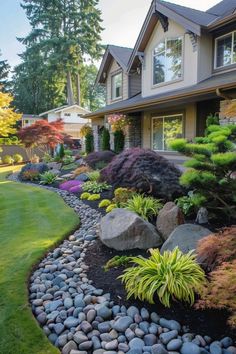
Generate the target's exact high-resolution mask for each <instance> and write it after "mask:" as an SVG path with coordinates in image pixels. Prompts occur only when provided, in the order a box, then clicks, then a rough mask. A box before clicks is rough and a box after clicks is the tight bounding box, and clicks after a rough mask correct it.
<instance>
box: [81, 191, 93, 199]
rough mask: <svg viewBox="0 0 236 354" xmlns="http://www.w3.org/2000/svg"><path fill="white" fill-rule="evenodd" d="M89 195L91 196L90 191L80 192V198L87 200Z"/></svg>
mask: <svg viewBox="0 0 236 354" xmlns="http://www.w3.org/2000/svg"><path fill="white" fill-rule="evenodd" d="M90 196H91V194H90V193H87V192H85V193H82V194H81V196H80V199H82V200H87V199H88V198H89V197H90Z"/></svg>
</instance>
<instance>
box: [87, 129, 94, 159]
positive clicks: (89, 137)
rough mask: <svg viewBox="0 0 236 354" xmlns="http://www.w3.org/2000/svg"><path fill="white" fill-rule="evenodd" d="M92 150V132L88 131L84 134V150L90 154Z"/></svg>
mask: <svg viewBox="0 0 236 354" xmlns="http://www.w3.org/2000/svg"><path fill="white" fill-rule="evenodd" d="M93 150H94V141H93V134H91V133H88V134H87V135H86V136H85V151H86V153H87V154H90V153H91V152H93Z"/></svg>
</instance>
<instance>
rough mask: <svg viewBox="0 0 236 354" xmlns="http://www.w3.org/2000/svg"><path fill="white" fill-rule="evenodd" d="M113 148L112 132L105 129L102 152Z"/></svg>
mask: <svg viewBox="0 0 236 354" xmlns="http://www.w3.org/2000/svg"><path fill="white" fill-rule="evenodd" d="M110 149H111V146H110V132H109V130H108V129H107V128H104V129H103V132H102V150H103V151H104V150H105V151H106V150H110Z"/></svg>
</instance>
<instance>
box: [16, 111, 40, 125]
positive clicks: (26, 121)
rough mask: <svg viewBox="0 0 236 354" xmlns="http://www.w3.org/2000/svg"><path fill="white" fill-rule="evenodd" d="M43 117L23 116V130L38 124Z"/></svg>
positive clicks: (21, 121)
mask: <svg viewBox="0 0 236 354" xmlns="http://www.w3.org/2000/svg"><path fill="white" fill-rule="evenodd" d="M41 119H42V117H40V116H37V115H34V114H23V115H22V117H21V120H20V126H21V128H26V127H30V126H31V125H32V124H34V123H35V122H37V120H41Z"/></svg>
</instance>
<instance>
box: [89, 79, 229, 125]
mask: <svg viewBox="0 0 236 354" xmlns="http://www.w3.org/2000/svg"><path fill="white" fill-rule="evenodd" d="M235 87H236V83H230V84H225V85H223V86H221V88H220V89H219V88H216V87H211V88H206V89H198V90H195V91H192V92H189V93H188V92H187V93H184V94H180V95H173V96H168V97H163V98H159V99H158V98H149V99H148V100H147V101H145V102H143V103H136V104H131V105H130V106H127V107H124V108H122V107H121V108H111V109H108V110H104V111H103V112H97V113H96V112H94V113H90V114H86V115H85V117H86V118H99V117H103V116H104V115H106V114H109V113H116V112H126V113H127V112H129V111H130V110H131V109H135V110H137V109H139V108H140V109H141V108H147V107H149V106H150V105H157V104H161V103H165V102H168V101H170V100H171V101H173V100H174V101H176V100H178V99H180V98H185V97H186V98H187V97H193V96H195V95H201V94H204V93H206V94H207V93H216V95H217V90H218V92H219V93H220V94H221V95H223V93H222V92H221V90H222V89H231V88H235ZM225 96H226V95H225ZM221 97H222V96H221Z"/></svg>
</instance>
